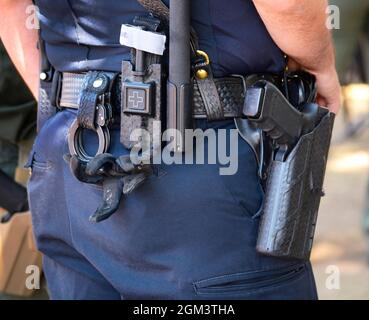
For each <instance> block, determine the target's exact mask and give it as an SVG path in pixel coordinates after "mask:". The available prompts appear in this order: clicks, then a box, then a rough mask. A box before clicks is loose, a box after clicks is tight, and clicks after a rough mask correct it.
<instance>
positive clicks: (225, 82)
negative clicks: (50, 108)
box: [58, 72, 245, 120]
mask: <svg viewBox="0 0 369 320" xmlns="http://www.w3.org/2000/svg"><path fill="white" fill-rule="evenodd" d="M84 77H85V74H84V73H69V72H65V73H63V74H62V81H61V88H60V99H59V103H58V106H59V107H61V108H71V109H78V108H79V100H80V94H81V91H82V85H83V80H84ZM213 81H214V83H215V86H216V89H217V92H218V96H219V100H220V104H221V107H222V109H223V119H230V118H237V117H240V115H241V112H242V107H243V103H244V93H245V84H244V83H245V82H244V79H243V78H242V77H226V78H214V79H213ZM111 95H112V96H111V98H112V100H113V101H114V102H115V103H114V104H115V105H116V106H114V107H116V108H117V107H118V106H120V102H121V81H120V77H118V79H117V81H116V84H115V85H114V87H113V90H112V92H111ZM193 118H195V119H207V112H206V105H205V102H204V99H203V96H202V92H201V91H200V89H199V85H198V83H197V81H196V80H194V83H193ZM217 120H222V119H217Z"/></svg>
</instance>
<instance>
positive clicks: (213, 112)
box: [195, 72, 224, 121]
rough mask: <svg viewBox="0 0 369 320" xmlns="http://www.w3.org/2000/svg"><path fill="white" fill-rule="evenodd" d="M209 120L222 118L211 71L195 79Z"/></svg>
mask: <svg viewBox="0 0 369 320" xmlns="http://www.w3.org/2000/svg"><path fill="white" fill-rule="evenodd" d="M195 81H196V82H197V85H198V88H199V91H200V94H201V98H202V101H203V103H204V107H205V110H206V115H207V118H208V120H209V121H214V120H219V119H224V112H223V107H222V104H221V102H220V97H219V94H218V89H217V87H216V85H215V82H214V80H213V76H212V74H211V72H210V73H209V76H208V77H207V78H206V79H202V80H200V79H195Z"/></svg>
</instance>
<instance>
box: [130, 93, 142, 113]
mask: <svg viewBox="0 0 369 320" xmlns="http://www.w3.org/2000/svg"><path fill="white" fill-rule="evenodd" d="M128 102H129V103H132V104H133V108H134V109H139V108H140V105H141V104H143V103H144V98H143V97H140V96H139V94H138V91H133V93H132V92H131V94H130V95H129V97H128Z"/></svg>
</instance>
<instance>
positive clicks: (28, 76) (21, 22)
mask: <svg viewBox="0 0 369 320" xmlns="http://www.w3.org/2000/svg"><path fill="white" fill-rule="evenodd" d="M30 5H32V1H31V0H0V38H1V40H2V42H3V44H4V46H5V48H6V49H7V51H8V53H9V55H10V57H11V59H12V61H13V62H14V64H15V66H16V68H17V69H18V71H19V73H20V74H21V76H22V77H23V79H24V80H25V82H26V83H27V85H28V87H29V88H30V90H31V91H32V93H33V95H34V96H35V97H37V95H38V82H39V60H40V59H39V51H38V50H37V41H38V31H37V30H36V29H29V28H27V27H26V20H27V18H28V15H27V12H26V9H27V7H28V6H30Z"/></svg>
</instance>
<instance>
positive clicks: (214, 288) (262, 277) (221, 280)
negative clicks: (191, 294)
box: [194, 264, 306, 297]
mask: <svg viewBox="0 0 369 320" xmlns="http://www.w3.org/2000/svg"><path fill="white" fill-rule="evenodd" d="M305 271H306V265H305V264H296V265H292V266H289V267H285V268H282V269H276V270H266V271H254V272H241V273H235V274H230V275H222V276H218V277H213V278H209V279H206V280H200V281H197V282H194V288H195V291H196V293H197V294H198V295H210V296H214V297H215V296H220V295H221V296H226V295H227V294H229V295H231V294H232V295H237V294H246V295H247V294H251V293H253V292H255V291H257V290H268V289H273V288H275V287H278V286H281V285H286V284H288V283H289V282H291V281H293V280H295V279H298V278H299V277H300V276H302V275H303V274H304V273H305Z"/></svg>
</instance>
